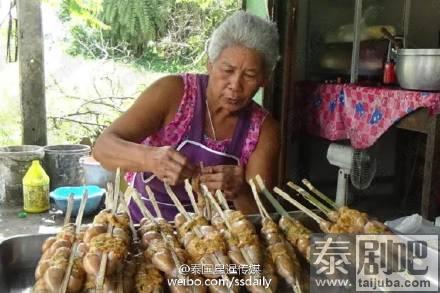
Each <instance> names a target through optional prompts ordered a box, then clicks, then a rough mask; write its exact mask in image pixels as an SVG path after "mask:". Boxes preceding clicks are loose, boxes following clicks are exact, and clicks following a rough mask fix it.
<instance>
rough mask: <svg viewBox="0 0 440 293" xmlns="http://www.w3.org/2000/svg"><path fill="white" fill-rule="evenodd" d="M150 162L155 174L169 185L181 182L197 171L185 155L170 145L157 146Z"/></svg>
mask: <svg viewBox="0 0 440 293" xmlns="http://www.w3.org/2000/svg"><path fill="white" fill-rule="evenodd" d="M150 163H151V167H150V169H151V170H152V171H153V174H154V175H156V176H157V178H159V179H160V180H162V181H163V182H165V183H167V184H169V185H176V184H178V183H181V182H183V180H185V179H186V178H190V177H192V176H194V175H195V173H196V172H197V169H196V168H195V167H194V166H193V165H192V164H191V163H190V162H189V161H188V159H187V158H186V157H185V156H183V155H182V154H180V153H179V152H178V151H176V150H175V149H174V148H172V147H170V146H164V147H157V148H155V149H154V151H153V152H152V156H151V161H150Z"/></svg>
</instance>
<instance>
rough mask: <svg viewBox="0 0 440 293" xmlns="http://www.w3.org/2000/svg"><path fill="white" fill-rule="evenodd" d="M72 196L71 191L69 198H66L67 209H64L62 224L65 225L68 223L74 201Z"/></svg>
mask: <svg viewBox="0 0 440 293" xmlns="http://www.w3.org/2000/svg"><path fill="white" fill-rule="evenodd" d="M73 197H74V194H73V193H71V194H70V195H69V198H68V199H67V209H66V214H65V215H64V226H66V225H67V224H69V223H70V217H71V215H72V210H73V204H74V202H75V200H74V198H73Z"/></svg>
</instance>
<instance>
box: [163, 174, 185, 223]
mask: <svg viewBox="0 0 440 293" xmlns="http://www.w3.org/2000/svg"><path fill="white" fill-rule="evenodd" d="M164 185H165V190H166V191H167V193H168V195H169V196H170V197H171V200H172V201H173V202H174V204H175V205H176V207H177V209H178V210H179V212H180V213H181V214H182V215H183V216H184V217H185V218H186V219H187V220H190V219H191V216H190V215H189V214H188V212H187V211H186V210H185V207H184V206H183V205H182V203H181V202H180V200H179V199H178V198H177V195H176V194H175V193H174V191H173V190H172V189H171V187H170V186H169V185H168V184H166V183H164Z"/></svg>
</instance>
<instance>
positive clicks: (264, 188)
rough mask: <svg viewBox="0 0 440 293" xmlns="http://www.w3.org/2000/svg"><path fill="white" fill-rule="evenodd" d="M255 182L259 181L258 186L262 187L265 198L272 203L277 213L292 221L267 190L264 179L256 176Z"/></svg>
mask: <svg viewBox="0 0 440 293" xmlns="http://www.w3.org/2000/svg"><path fill="white" fill-rule="evenodd" d="M255 180H256V181H257V184H258V185H259V187H260V190H261V191H262V192H263V194H264V196H266V198H267V199H268V200H269V201H270V203H271V204H272V205H273V207H274V208H275V210H276V211H277V213H279V214H280V215H281V216H283V217H287V218H289V219H291V217H290V215H289V213H288V212H287V211H286V210H285V209H284V208H283V206H282V205H281V204H280V203H279V202H278V201H277V200H276V199H275V197H274V196H273V195H272V194H271V193H270V191H269V190H267V188H266V186H265V185H264V182H263V179H262V178H261V176H260V175H257V176H255Z"/></svg>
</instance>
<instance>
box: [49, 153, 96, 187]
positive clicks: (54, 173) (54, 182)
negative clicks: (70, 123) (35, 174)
mask: <svg viewBox="0 0 440 293" xmlns="http://www.w3.org/2000/svg"><path fill="white" fill-rule="evenodd" d="M44 152H45V156H44V169H45V170H46V172H47V174H48V175H49V177H50V190H54V189H55V188H57V187H60V186H81V185H83V184H85V183H86V182H84V171H83V168H82V167H81V165H80V163H79V159H80V158H81V157H84V156H88V155H89V154H90V147H89V146H88V145H82V144H62V145H49V146H45V147H44Z"/></svg>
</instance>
